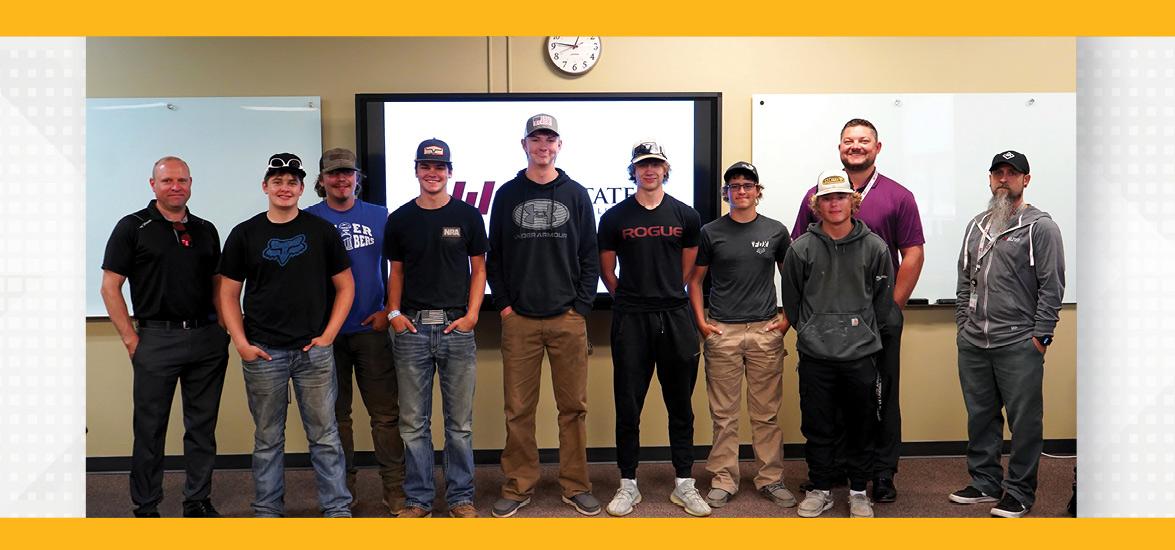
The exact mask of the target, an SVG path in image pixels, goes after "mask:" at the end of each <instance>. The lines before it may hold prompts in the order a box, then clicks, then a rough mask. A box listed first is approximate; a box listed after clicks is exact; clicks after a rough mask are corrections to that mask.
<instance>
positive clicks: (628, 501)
mask: <svg viewBox="0 0 1175 550" xmlns="http://www.w3.org/2000/svg"><path fill="white" fill-rule="evenodd" d="M640 503H641V491H640V489H637V487H636V480H633V479H621V480H620V488H619V489H617V490H616V496H614V497H612V502H609V503H608V514H610V515H613V516H616V517H620V516H627V515H628V514H631V513H632V508H633V506H636V505H637V504H640Z"/></svg>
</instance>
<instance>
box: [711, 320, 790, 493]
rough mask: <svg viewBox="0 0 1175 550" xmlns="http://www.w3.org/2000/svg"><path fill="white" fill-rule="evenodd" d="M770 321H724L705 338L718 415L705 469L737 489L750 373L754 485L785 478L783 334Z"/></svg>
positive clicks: (720, 484)
mask: <svg viewBox="0 0 1175 550" xmlns="http://www.w3.org/2000/svg"><path fill="white" fill-rule="evenodd" d="M770 322H771V321H770V320H768V321H759V322H754V323H720V322H718V321H714V320H710V323H712V324H714V325H716V326H718V328H719V329H720V330H721V331H722V334H720V335H719V334H711V335H710V337H708V338H706V341H705V346H704V349H705V357H706V393H707V395H708V396H709V398H710V417H711V418H713V419H714V443H713V447H712V448H711V449H710V457H709V458H708V459H707V460H706V471H708V472H710V473H712V474H714V479H713V480H712V481H711V482H710V486H711V487H712V488H715V489H722V490H723V491H726V492H728V493H731V494H734V493H736V492H738V482H739V470H738V447H739V439H738V417H739V409H740V404H741V400H742V381H743V377H744V376H746V379H747V411H748V413H749V414H750V417H751V441H752V445H753V448H754V450H755V470H756V472H757V473H756V475H755V488H756V489H761V488H763V487H764V486H767V485H770V484H772V483H777V482H780V481H782V480H783V430H782V429H781V428H780V427H779V405H780V402H781V401H782V399H783V357H784V356H785V355H787V352H786V351H785V350H784V349H783V334H781V333H780V332H779V331H777V330H772V331H770V332H764V331H763V328H764V327H765V326H766V325H767V324H768V323H770Z"/></svg>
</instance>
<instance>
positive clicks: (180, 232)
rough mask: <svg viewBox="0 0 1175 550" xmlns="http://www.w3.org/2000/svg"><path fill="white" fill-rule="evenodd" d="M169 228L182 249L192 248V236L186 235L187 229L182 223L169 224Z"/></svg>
mask: <svg viewBox="0 0 1175 550" xmlns="http://www.w3.org/2000/svg"><path fill="white" fill-rule="evenodd" d="M171 228H172V229H173V230H175V240H176V241H178V242H179V243H180V245H181V246H183V247H184V248H191V247H192V236H191V235H189V234H188V228H187V226H185V225H184V222H171Z"/></svg>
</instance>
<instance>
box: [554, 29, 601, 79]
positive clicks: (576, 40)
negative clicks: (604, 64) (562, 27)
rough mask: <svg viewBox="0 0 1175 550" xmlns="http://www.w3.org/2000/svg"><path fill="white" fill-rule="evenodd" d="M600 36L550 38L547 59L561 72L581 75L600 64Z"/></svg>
mask: <svg viewBox="0 0 1175 550" xmlns="http://www.w3.org/2000/svg"><path fill="white" fill-rule="evenodd" d="M601 51H602V50H601V48H600V37H598V36H548V37H547V59H550V60H551V63H552V64H553V65H554V66H555V68H556V69H558V70H559V71H561V72H563V73H566V74H569V75H581V74H583V73H586V72H588V70H590V69H591V68H592V67H595V66H596V63H599V62H600V52H601Z"/></svg>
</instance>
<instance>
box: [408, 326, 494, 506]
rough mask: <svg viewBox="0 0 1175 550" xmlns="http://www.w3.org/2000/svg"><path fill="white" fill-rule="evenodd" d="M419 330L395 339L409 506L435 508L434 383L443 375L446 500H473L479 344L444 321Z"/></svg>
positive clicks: (457, 502)
mask: <svg viewBox="0 0 1175 550" xmlns="http://www.w3.org/2000/svg"><path fill="white" fill-rule="evenodd" d="M416 330H417V332H416V333H415V334H413V333H411V332H404V333H402V334H400V333H397V334H396V335H395V337H394V338H393V340H392V344H393V345H392V350H393V355H394V357H395V363H396V381H397V383H398V384H399V386H400V436H401V437H402V438H403V440H404V448H405V453H404V469H405V472H404V473H405V476H404V495H405V497H406V505H408V506H415V507H417V508H422V509H425V510H432V504H433V500H435V498H436V486H435V484H434V482H433V467H434V460H433V447H432V429H431V424H432V394H433V390H432V382H433V375H434V372H439V373H440V378H441V399H442V410H443V412H444V415H445V452H444V459H445V462H444V469H445V502H446V503H448V505H449V507H450V508H453V507H455V506H459V505H461V504H472V503H473V388H474V382H475V379H476V371H477V344H476V343H475V341H474V337H473V333H472V332H458V331H452V332H450V333H449V334H445V333H444V330H445V325H421V324H419V323H417V324H416Z"/></svg>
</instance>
